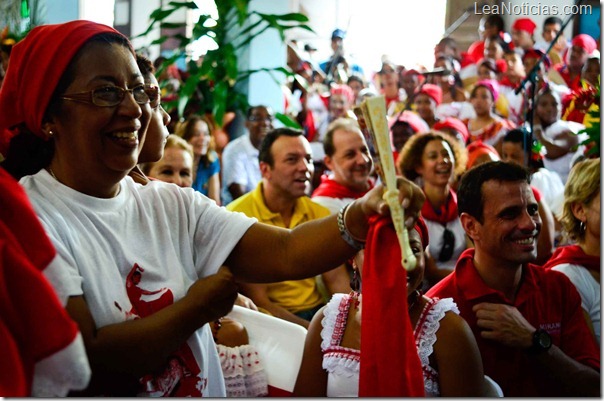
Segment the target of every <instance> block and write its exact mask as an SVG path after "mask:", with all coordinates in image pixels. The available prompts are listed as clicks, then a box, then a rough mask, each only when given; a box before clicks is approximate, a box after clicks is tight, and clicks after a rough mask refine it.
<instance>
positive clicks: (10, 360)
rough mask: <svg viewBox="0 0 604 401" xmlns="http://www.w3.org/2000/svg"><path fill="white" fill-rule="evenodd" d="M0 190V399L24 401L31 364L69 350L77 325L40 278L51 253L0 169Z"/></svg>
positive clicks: (22, 198) (18, 192)
mask: <svg viewBox="0 0 604 401" xmlns="http://www.w3.org/2000/svg"><path fill="white" fill-rule="evenodd" d="M0 188H2V191H3V194H2V196H1V197H0V344H1V345H0V349H1V351H0V395H2V396H5V397H27V396H30V395H31V385H32V378H33V373H34V366H35V363H36V362H38V361H40V360H42V359H44V358H46V357H48V356H50V355H52V354H54V353H56V352H59V351H60V350H62V349H64V348H65V347H66V346H68V345H69V344H70V343H71V342H72V341H73V340H74V339H75V338H76V335H77V326H76V324H75V323H74V322H73V321H72V320H71V319H70V317H69V315H68V314H67V312H66V311H65V309H64V308H63V306H62V305H61V303H60V302H59V299H58V298H57V296H56V295H55V293H54V290H53V288H52V287H51V286H50V284H49V283H48V281H47V280H46V278H45V277H44V276H43V275H42V271H43V270H44V269H45V268H46V266H47V265H48V264H49V263H50V262H51V261H52V259H53V258H54V256H55V249H54V247H53V246H52V243H51V242H50V240H49V239H48V237H47V236H46V234H45V232H44V229H43V228H42V226H41V224H40V222H39V220H38V219H37V217H36V215H35V214H34V211H33V209H32V207H31V204H30V203H29V200H28V199H27V196H26V195H25V192H24V191H23V189H22V188H21V186H20V185H19V184H18V183H17V182H16V181H15V180H13V179H12V178H11V177H10V176H9V175H8V173H6V171H5V170H3V169H1V168H0Z"/></svg>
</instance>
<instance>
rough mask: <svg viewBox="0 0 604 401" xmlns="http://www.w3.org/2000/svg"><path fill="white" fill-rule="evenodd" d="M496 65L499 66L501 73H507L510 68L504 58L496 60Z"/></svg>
mask: <svg viewBox="0 0 604 401" xmlns="http://www.w3.org/2000/svg"><path fill="white" fill-rule="evenodd" d="M495 65H496V66H497V70H498V71H499V72H501V73H505V72H506V71H507V70H508V64H507V63H506V62H505V60H504V59H502V58H500V59H499V60H495Z"/></svg>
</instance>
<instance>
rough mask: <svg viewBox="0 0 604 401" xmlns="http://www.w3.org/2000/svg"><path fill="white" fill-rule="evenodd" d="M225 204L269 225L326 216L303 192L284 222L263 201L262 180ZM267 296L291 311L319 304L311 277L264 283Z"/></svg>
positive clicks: (294, 224)
mask: <svg viewBox="0 0 604 401" xmlns="http://www.w3.org/2000/svg"><path fill="white" fill-rule="evenodd" d="M226 208H227V209H228V210H231V211H233V212H242V213H244V214H245V215H246V216H248V217H255V218H257V219H258V221H260V222H262V223H266V224H270V225H272V226H277V227H283V228H294V227H296V226H298V225H300V224H302V223H304V222H307V221H310V220H315V219H320V218H322V217H325V216H329V215H330V214H331V213H330V212H329V209H327V208H325V207H323V206H321V205H319V204H318V203H315V202H313V201H312V200H311V199H310V198H308V197H306V196H303V197H301V198H298V199H297V200H296V205H295V207H294V214H293V216H292V219H291V222H290V225H289V227H286V226H285V223H284V222H283V219H282V218H281V214H279V213H274V212H272V211H270V210H269V208H268V207H267V206H266V204H265V203H264V196H263V195H262V182H260V183H259V184H258V185H257V186H256V188H255V189H254V190H253V191H251V192H248V193H247V194H245V195H243V196H241V197H239V198H237V199H235V200H234V201H233V202H231V203H229V204H228V205H227V206H226ZM268 297H269V299H270V300H271V302H274V303H275V304H277V305H279V306H281V307H283V308H285V309H287V310H288V311H290V312H292V313H297V312H300V311H305V310H309V309H312V308H315V307H317V306H319V305H321V304H323V303H324V302H323V296H322V295H321V293H320V292H319V289H318V287H317V282H316V280H315V279H314V278H313V277H311V278H307V279H304V280H289V281H281V282H278V283H270V284H268Z"/></svg>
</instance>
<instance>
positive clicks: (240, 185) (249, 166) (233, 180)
mask: <svg viewBox="0 0 604 401" xmlns="http://www.w3.org/2000/svg"><path fill="white" fill-rule="evenodd" d="M245 126H246V128H247V129H248V134H247V135H242V136H241V137H239V138H237V139H235V140H233V141H231V142H229V143H228V144H227V146H226V147H225V148H224V151H223V153H222V191H221V197H222V204H223V205H225V206H226V205H228V204H229V203H230V202H232V201H233V200H234V199H237V198H239V197H240V196H241V195H243V194H246V193H248V192H250V191H251V190H253V189H254V188H255V187H256V185H257V184H258V183H259V182H260V180H261V179H262V175H261V174H260V167H259V165H258V149H260V144H261V143H262V139H264V137H265V136H266V133H267V132H268V131H270V130H271V129H272V128H273V113H272V110H271V109H270V108H268V107H266V106H252V107H250V108H249V109H248V112H247V121H246V122H245Z"/></svg>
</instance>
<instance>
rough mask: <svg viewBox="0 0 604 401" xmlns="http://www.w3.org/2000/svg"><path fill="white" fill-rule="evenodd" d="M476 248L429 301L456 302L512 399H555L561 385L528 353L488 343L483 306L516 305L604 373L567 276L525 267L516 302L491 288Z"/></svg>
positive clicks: (490, 371)
mask: <svg viewBox="0 0 604 401" xmlns="http://www.w3.org/2000/svg"><path fill="white" fill-rule="evenodd" d="M473 259H474V249H467V250H466V251H465V252H464V253H463V254H462V255H461V257H460V259H459V261H458V262H457V266H456V267H455V270H454V271H453V273H452V274H450V275H449V276H447V277H445V278H444V279H443V280H441V281H440V282H439V283H437V284H436V285H435V286H434V287H432V288H431V289H430V290H429V291H428V292H427V294H426V295H427V296H428V297H443V298H444V297H452V298H453V300H454V301H455V303H456V304H457V306H458V307H459V311H460V315H461V317H463V318H464V319H465V320H466V322H468V324H469V325H470V328H471V329H472V331H473V332H474V337H475V338H476V342H477V343H478V348H479V349H480V353H481V355H482V361H483V365H484V373H485V375H488V376H489V377H491V378H492V379H493V380H495V381H496V382H497V383H498V384H499V385H500V386H501V388H502V390H503V394H504V395H505V396H506V397H531V396H536V397H555V396H559V395H560V394H563V392H562V391H561V387H560V383H559V382H558V381H556V380H555V379H553V378H552V377H551V376H549V375H548V374H547V373H546V372H544V370H543V369H542V368H540V367H539V365H538V364H537V362H535V361H534V359H533V358H532V357H531V355H530V354H529V353H527V351H526V350H524V349H517V348H511V347H507V346H504V345H501V344H499V343H497V342H495V341H490V340H486V339H484V338H482V336H481V335H480V331H481V330H480V329H479V328H478V326H477V324H476V314H475V313H474V312H473V311H472V307H473V306H474V305H476V304H478V303H481V302H492V303H504V304H507V305H512V306H514V307H516V308H517V309H518V311H520V313H521V314H522V316H524V318H525V319H526V320H527V321H528V322H529V323H530V324H531V325H533V326H534V327H536V328H538V329H543V330H546V331H547V332H548V333H549V334H550V336H551V337H552V342H553V344H555V345H556V346H558V347H559V348H560V349H561V350H562V351H563V352H564V353H565V354H566V355H568V356H569V357H571V358H573V359H574V360H576V361H578V362H580V363H583V364H585V365H587V366H590V367H592V368H594V369H596V370H599V369H600V351H599V349H598V346H597V344H596V342H595V340H594V338H593V336H592V335H591V333H590V331H589V329H588V327H587V323H586V322H585V318H584V317H583V313H582V310H581V298H580V297H579V294H578V293H577V291H576V289H575V288H574V286H573V285H572V284H571V282H570V281H569V280H568V279H567V278H566V277H565V276H564V275H563V274H561V273H558V272H555V271H551V270H546V269H544V268H543V267H539V266H535V265H532V264H528V265H524V266H523V267H522V282H521V284H520V288H519V289H518V292H517V295H516V299H515V300H514V301H513V302H512V301H510V300H509V299H507V298H506V297H505V295H504V294H502V293H501V292H499V291H496V290H494V289H492V288H490V287H489V286H487V285H486V284H485V282H484V281H483V280H482V278H481V277H480V275H479V274H478V271H477V270H476V267H475V266H474V262H473Z"/></svg>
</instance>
